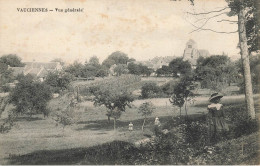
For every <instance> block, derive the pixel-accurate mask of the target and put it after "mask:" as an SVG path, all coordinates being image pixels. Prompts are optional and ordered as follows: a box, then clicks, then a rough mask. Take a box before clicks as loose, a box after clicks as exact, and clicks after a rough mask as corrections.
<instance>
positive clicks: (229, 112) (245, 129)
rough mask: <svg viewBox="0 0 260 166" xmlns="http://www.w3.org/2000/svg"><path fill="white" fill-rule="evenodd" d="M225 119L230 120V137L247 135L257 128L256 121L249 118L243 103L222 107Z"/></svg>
mask: <svg viewBox="0 0 260 166" xmlns="http://www.w3.org/2000/svg"><path fill="white" fill-rule="evenodd" d="M224 113H225V116H226V119H227V120H228V121H229V122H232V125H231V126H230V134H231V137H232V138H237V137H240V136H243V135H249V134H251V133H254V132H257V131H258V130H259V126H258V121H257V120H256V119H255V120H254V119H251V118H250V117H249V116H248V113H247V111H246V106H245V104H239V105H230V106H227V107H225V108H224Z"/></svg>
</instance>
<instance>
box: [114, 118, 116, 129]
mask: <svg viewBox="0 0 260 166" xmlns="http://www.w3.org/2000/svg"><path fill="white" fill-rule="evenodd" d="M114 130H116V118H114Z"/></svg>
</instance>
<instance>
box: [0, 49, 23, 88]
mask: <svg viewBox="0 0 260 166" xmlns="http://www.w3.org/2000/svg"><path fill="white" fill-rule="evenodd" d="M8 66H10V67H23V66H24V64H23V63H22V62H21V58H20V57H18V56H17V55H13V54H9V55H4V56H1V57H0V85H5V84H6V83H10V82H13V81H14V79H15V77H14V75H13V71H12V69H9V68H8Z"/></svg>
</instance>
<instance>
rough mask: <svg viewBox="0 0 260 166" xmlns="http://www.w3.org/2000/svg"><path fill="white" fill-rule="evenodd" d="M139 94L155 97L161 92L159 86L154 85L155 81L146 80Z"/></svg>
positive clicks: (145, 96) (144, 96)
mask: <svg viewBox="0 0 260 166" xmlns="http://www.w3.org/2000/svg"><path fill="white" fill-rule="evenodd" d="M141 90H142V91H141V95H142V98H144V99H145V98H152V97H157V95H158V94H159V93H160V92H161V89H160V87H159V86H157V85H156V83H155V82H148V83H145V84H144V85H143V86H142V88H141Z"/></svg>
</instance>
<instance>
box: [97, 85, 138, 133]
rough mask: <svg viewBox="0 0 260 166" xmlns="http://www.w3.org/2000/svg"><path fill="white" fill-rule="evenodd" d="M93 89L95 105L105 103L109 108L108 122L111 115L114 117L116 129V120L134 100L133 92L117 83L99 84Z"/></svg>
mask: <svg viewBox="0 0 260 166" xmlns="http://www.w3.org/2000/svg"><path fill="white" fill-rule="evenodd" d="M92 89H93V90H92V93H93V95H94V99H93V101H94V105H95V106H97V105H99V106H101V105H104V106H105V107H106V108H107V109H108V110H107V114H106V115H107V117H108V122H110V117H113V118H114V129H116V120H117V119H118V118H119V117H120V116H121V113H122V112H124V111H125V110H126V107H131V106H130V103H131V102H132V101H134V97H133V96H132V94H131V93H129V92H127V90H126V88H124V87H123V88H122V87H120V86H117V85H116V84H114V85H108V86H106V85H105V86H102V87H101V86H97V87H95V88H92Z"/></svg>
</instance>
